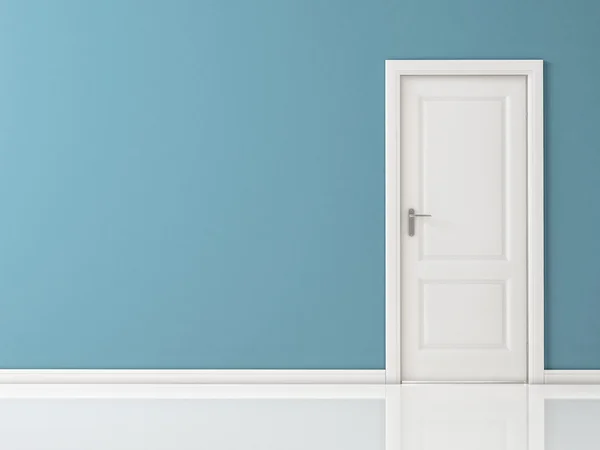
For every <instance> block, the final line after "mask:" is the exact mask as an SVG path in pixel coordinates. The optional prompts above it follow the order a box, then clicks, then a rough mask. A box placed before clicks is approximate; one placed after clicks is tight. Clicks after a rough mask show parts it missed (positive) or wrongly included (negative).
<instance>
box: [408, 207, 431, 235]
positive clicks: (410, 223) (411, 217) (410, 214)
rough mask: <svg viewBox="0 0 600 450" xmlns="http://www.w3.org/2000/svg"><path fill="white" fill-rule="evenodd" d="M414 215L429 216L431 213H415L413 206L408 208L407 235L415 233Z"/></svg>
mask: <svg viewBox="0 0 600 450" xmlns="http://www.w3.org/2000/svg"><path fill="white" fill-rule="evenodd" d="M415 217H431V214H417V213H416V212H415V210H414V209H413V208H410V209H409V210H408V235H409V236H414V235H415Z"/></svg>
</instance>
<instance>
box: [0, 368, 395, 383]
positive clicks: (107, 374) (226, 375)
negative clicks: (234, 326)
mask: <svg viewBox="0 0 600 450" xmlns="http://www.w3.org/2000/svg"><path fill="white" fill-rule="evenodd" d="M0 384H385V370H75V369H72V370H54V369H50V370H17V369H5V370H0Z"/></svg>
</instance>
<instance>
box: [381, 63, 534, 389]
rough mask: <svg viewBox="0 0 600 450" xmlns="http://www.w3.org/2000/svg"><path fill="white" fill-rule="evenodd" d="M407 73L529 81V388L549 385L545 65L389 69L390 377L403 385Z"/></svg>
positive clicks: (387, 241)
mask: <svg viewBox="0 0 600 450" xmlns="http://www.w3.org/2000/svg"><path fill="white" fill-rule="evenodd" d="M406 75H523V76H525V77H527V326H528V344H527V350H528V362H527V364H528V367H527V372H528V376H527V380H528V383H529V384H541V383H543V382H544V62H543V61H542V60H388V61H386V66H385V316H386V331H385V377H386V383H388V384H398V383H400V382H401V360H402V358H401V352H400V350H401V348H402V346H401V342H400V339H401V332H400V324H401V320H400V319H401V313H402V312H401V307H400V305H401V303H400V300H401V299H400V296H401V286H400V284H401V279H400V274H401V271H400V270H401V266H400V265H401V248H400V247H401V232H402V220H401V210H402V209H401V205H400V200H401V195H400V186H401V183H400V174H401V171H400V150H401V149H400V142H401V141H400V133H401V132H402V130H401V129H400V80H401V77H402V76H406Z"/></svg>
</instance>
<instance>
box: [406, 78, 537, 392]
mask: <svg viewBox="0 0 600 450" xmlns="http://www.w3.org/2000/svg"><path fill="white" fill-rule="evenodd" d="M526 91H527V84H526V78H525V77H524V76H403V77H402V80H401V84H400V109H401V111H400V125H401V128H400V145H401V180H402V182H401V183H402V185H401V205H402V208H401V211H402V215H403V217H402V230H403V231H402V241H401V249H402V250H401V259H402V266H401V267H402V269H401V270H402V278H401V298H402V303H401V311H402V322H401V327H402V328H401V333H402V381H403V382H420V381H423V382H445V381H447V382H460V381H464V382H479V381H493V382H525V381H526V379H527V261H526V259H527V228H526V227H527V217H526V215H527V167H526V163H527V101H526V94H527V92H526ZM427 215H430V216H427Z"/></svg>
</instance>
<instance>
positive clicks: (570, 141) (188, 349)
mask: <svg viewBox="0 0 600 450" xmlns="http://www.w3.org/2000/svg"><path fill="white" fill-rule="evenodd" d="M599 19H600V3H598V2H595V1H593V0H573V1H570V2H562V1H561V2H559V1H558V0H551V1H546V2H538V1H534V0H503V1H492V0H455V1H452V2H449V1H447V0H374V1H373V0H371V1H367V0H254V1H246V0H231V1H222V0H104V1H98V2H92V1H81V0H54V1H51V2H50V1H46V0H4V1H2V2H0V61H1V62H2V64H1V66H0V67H1V70H0V343H1V345H0V367H4V368H294V369H303V368H320V369H330V368H339V369H343V368H347V369H378V368H383V367H384V197H383V195H384V149H383V147H384V123H383V117H384V114H383V107H384V83H383V81H384V60H385V59H392V58H425V59H429V58H542V59H545V60H546V61H547V62H548V63H547V66H546V70H547V78H546V82H547V90H546V94H547V99H546V104H547V112H546V113H547V153H546V155H547V171H546V173H547V187H546V188H547V319H546V325H547V334H548V336H547V355H546V356H547V366H548V368H552V369H560V368H571V369H584V368H596V369H598V368H600V331H599V330H600V277H599V276H598V273H599V272H598V271H599V270H600V269H599V266H598V264H597V263H596V261H597V255H600V239H598V227H599V224H600V202H599V201H596V194H598V193H599V192H600V179H599V177H598V170H599V169H600V148H599V147H598V144H597V139H596V135H597V130H598V124H599V123H600V109H598V107H597V105H598V104H600V87H599V86H598V83H597V80H598V73H599V69H600V63H599V62H598V58H596V57H595V55H596V54H597V52H598V50H597V49H598V44H599V43H600V27H599V26H598V21H599ZM569 211H576V212H578V213H579V215H578V216H575V217H574V216H570V215H569Z"/></svg>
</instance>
